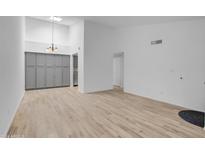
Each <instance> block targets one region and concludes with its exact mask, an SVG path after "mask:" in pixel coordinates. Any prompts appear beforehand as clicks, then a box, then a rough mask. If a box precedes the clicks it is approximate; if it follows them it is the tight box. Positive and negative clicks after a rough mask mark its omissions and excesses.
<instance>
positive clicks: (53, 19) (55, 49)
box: [46, 16, 62, 52]
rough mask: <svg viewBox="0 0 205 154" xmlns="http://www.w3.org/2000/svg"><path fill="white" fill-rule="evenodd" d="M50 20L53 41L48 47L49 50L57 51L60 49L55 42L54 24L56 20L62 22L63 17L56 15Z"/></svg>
mask: <svg viewBox="0 0 205 154" xmlns="http://www.w3.org/2000/svg"><path fill="white" fill-rule="evenodd" d="M50 20H51V21H52V32H51V34H52V43H51V45H50V46H49V47H48V48H47V49H46V50H47V51H48V52H56V51H57V50H58V48H57V47H56V45H55V44H54V41H53V40H54V24H55V22H60V21H61V20H62V18H60V17H55V16H51V17H50Z"/></svg>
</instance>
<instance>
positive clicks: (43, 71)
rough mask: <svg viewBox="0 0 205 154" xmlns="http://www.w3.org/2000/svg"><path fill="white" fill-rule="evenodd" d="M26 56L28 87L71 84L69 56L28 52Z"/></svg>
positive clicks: (26, 80) (36, 87)
mask: <svg viewBox="0 0 205 154" xmlns="http://www.w3.org/2000/svg"><path fill="white" fill-rule="evenodd" d="M25 58H26V59H25V62H26V65H25V71H26V72H25V76H26V79H25V84H26V86H25V87H26V89H38V88H50V87H60V86H69V85H70V72H69V71H70V57H69V56H66V55H56V54H43V53H30V52H27V53H26V55H25Z"/></svg>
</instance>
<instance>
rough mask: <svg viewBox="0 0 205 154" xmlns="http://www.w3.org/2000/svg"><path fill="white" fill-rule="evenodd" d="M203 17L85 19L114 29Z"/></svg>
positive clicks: (102, 17)
mask: <svg viewBox="0 0 205 154" xmlns="http://www.w3.org/2000/svg"><path fill="white" fill-rule="evenodd" d="M201 18H204V19H205V17H196V16H107V17H106V16H100V17H99V16H94V17H91V16H90V17H85V19H86V20H91V21H93V22H97V23H101V24H104V25H108V26H111V27H114V28H121V27H127V26H140V25H149V24H159V23H167V22H175V21H182V20H183V21H184V20H195V19H201Z"/></svg>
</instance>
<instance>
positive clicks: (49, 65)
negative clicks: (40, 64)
mask: <svg viewBox="0 0 205 154" xmlns="http://www.w3.org/2000/svg"><path fill="white" fill-rule="evenodd" d="M46 87H48V88H49V87H55V55H52V54H51V55H46Z"/></svg>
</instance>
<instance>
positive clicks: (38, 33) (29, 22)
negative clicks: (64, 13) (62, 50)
mask: <svg viewBox="0 0 205 154" xmlns="http://www.w3.org/2000/svg"><path fill="white" fill-rule="evenodd" d="M26 41H31V42H41V43H51V41H52V23H51V22H48V21H43V20H38V19H33V18H30V17H26ZM54 43H56V44H60V45H69V27H68V26H64V25H59V24H55V25H54Z"/></svg>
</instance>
